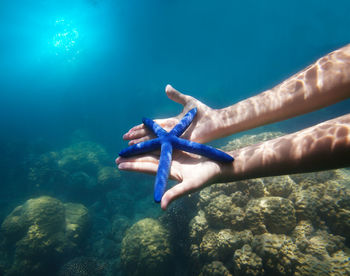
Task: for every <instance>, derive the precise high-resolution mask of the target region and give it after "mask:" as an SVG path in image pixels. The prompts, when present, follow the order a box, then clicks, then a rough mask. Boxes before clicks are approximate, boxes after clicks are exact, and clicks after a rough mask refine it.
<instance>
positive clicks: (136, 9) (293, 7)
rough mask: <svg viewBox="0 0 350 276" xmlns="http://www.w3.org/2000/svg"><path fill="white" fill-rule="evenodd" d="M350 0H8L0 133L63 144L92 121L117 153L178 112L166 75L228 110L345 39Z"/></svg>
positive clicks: (0, 49)
mask: <svg viewBox="0 0 350 276" xmlns="http://www.w3.org/2000/svg"><path fill="white" fill-rule="evenodd" d="M349 5H350V4H349V3H348V2H347V1H335V2H332V4H329V2H328V1H307V2H305V1H288V2H283V3H281V2H280V1H269V2H268V4H267V3H265V2H264V3H262V2H260V1H243V2H236V1H220V3H214V2H213V1H147V2H145V3H140V1H133V0H131V1H103V0H91V1H88V0H85V1H83V0H81V1H43V0H42V1H40V0H39V1H35V2H31V1H19V0H18V1H16V0H14V1H4V0H2V1H1V2H0V30H1V36H0V71H1V75H0V91H1V94H0V102H1V107H2V108H1V109H0V120H1V121H0V122H1V128H0V129H1V137H3V138H6V137H11V138H12V137H15V138H19V137H20V138H23V139H26V140H27V139H36V138H37V137H41V138H43V139H48V140H49V141H52V142H54V143H57V142H59V141H62V140H65V138H66V137H67V135H69V134H70V133H71V132H72V131H74V130H75V129H80V128H86V129H88V130H89V131H91V132H92V133H93V134H94V135H95V136H97V137H98V139H100V140H101V141H102V142H103V143H106V144H108V146H110V147H111V148H113V149H115V150H116V151H117V149H119V148H120V147H121V146H122V145H123V144H122V141H121V139H120V137H121V134H122V133H123V132H124V131H126V130H127V129H129V128H130V127H131V126H133V125H134V124H136V123H139V122H140V119H141V118H142V117H143V116H149V117H152V118H155V117H168V116H173V115H175V114H177V113H178V112H179V111H180V110H181V108H180V106H178V105H177V104H174V103H171V102H170V101H169V100H168V99H167V98H166V96H165V94H164V87H165V85H166V84H167V83H171V84H172V85H173V86H174V87H175V88H178V89H179V90H180V91H183V92H186V93H189V94H191V95H193V96H195V97H197V98H199V99H200V100H202V101H204V102H205V103H207V104H208V105H210V106H212V107H224V106H227V105H230V104H233V103H235V102H237V101H238V100H242V99H244V98H246V97H249V96H251V95H254V94H257V93H259V92H261V91H263V90H264V89H268V88H271V87H273V86H274V85H276V84H278V83H279V82H280V81H282V80H283V79H285V78H286V77H288V76H290V75H292V74H294V73H295V72H297V71H298V70H301V69H302V68H304V67H305V66H307V65H308V64H310V63H312V62H313V61H315V59H317V58H319V57H320V56H322V55H324V54H326V53H328V52H330V51H331V50H334V49H336V48H338V47H340V46H343V45H345V44H347V43H348V42H349V36H350V34H349V30H348V26H349V23H350V18H349V17H348V13H347V11H348V7H349ZM60 20H62V21H64V23H63V24H62V25H65V26H63V27H62V26H60V24H57V21H60ZM64 29H66V32H68V33H70V34H69V35H68V38H67V39H66V40H63V41H62V43H61V45H59V46H58V47H55V45H54V44H55V36H57V34H59V33H60V32H61V34H62V33H64V32H65V31H64ZM73 30H74V31H76V32H77V33H78V35H77V37H74V35H73V37H72V32H73ZM69 39H71V40H75V44H74V45H73V46H71V47H70V46H69V45H70V43H71V41H69ZM56 42H57V41H56ZM65 47H67V50H65ZM341 109H347V105H346V104H343V105H341V108H336V109H334V110H335V111H333V110H332V111H330V113H332V116H333V115H337V114H333V113H334V112H336V113H338V111H339V112H340V113H341V112H342V111H341ZM322 114H323V113H322ZM327 115H328V114H327ZM327 115H324V116H325V117H327ZM315 117H316V118H317V119H319V116H315ZM313 120H314V119H313V117H312V116H311V117H310V121H313ZM303 122H304V120H303Z"/></svg>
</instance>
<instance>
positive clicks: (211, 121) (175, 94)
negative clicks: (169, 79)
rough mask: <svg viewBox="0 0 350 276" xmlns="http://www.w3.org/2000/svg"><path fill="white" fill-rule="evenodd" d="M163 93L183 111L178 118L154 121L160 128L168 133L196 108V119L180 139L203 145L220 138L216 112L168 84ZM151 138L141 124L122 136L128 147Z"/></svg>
mask: <svg viewBox="0 0 350 276" xmlns="http://www.w3.org/2000/svg"><path fill="white" fill-rule="evenodd" d="M165 92H166V94H167V96H168V97H169V99H171V100H173V101H175V102H177V103H179V104H181V105H183V110H182V112H181V113H180V114H179V115H178V116H175V117H172V118H168V119H160V120H155V122H157V123H158V124H159V125H160V126H161V127H163V128H164V129H165V130H166V131H170V130H171V129H172V128H173V127H174V126H175V125H176V124H177V123H178V122H179V121H180V119H181V118H182V117H183V116H184V115H185V114H186V113H187V112H188V111H189V110H190V109H192V108H194V107H197V116H196V118H195V119H194V120H193V122H192V124H191V125H190V127H189V128H188V129H187V130H186V131H185V132H184V134H183V135H182V136H181V137H182V138H184V139H188V140H191V141H195V142H198V143H205V142H209V141H211V140H213V139H216V138H218V137H219V136H220V134H218V130H219V125H220V122H219V120H218V116H217V110H215V109H212V108H210V107H208V106H207V105H205V104H203V103H202V102H200V101H198V100H197V99H195V98H193V97H191V96H188V95H185V94H182V93H180V92H179V91H177V90H176V89H174V88H173V87H172V86H171V85H169V84H168V85H167V86H166V88H165ZM151 138H153V137H152V134H151V132H150V131H149V130H148V129H147V128H146V127H145V126H144V125H143V124H140V125H137V126H134V127H133V128H131V129H130V130H129V131H128V132H127V133H125V134H124V135H123V139H125V140H130V141H129V145H134V144H137V143H139V142H143V141H146V140H149V139H151Z"/></svg>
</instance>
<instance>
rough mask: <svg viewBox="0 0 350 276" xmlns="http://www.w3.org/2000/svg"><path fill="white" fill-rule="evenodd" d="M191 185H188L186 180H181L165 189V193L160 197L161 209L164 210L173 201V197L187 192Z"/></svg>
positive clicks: (175, 197) (176, 197)
mask: <svg viewBox="0 0 350 276" xmlns="http://www.w3.org/2000/svg"><path fill="white" fill-rule="evenodd" d="M191 190H192V189H191V185H189V184H188V183H186V182H181V183H179V184H177V185H175V186H174V187H172V188H171V189H169V190H167V191H166V192H165V194H164V195H163V197H162V201H161V203H160V207H161V208H162V209H163V210H166V208H167V207H168V206H169V204H170V203H171V202H173V201H174V200H175V199H178V198H180V197H182V196H184V195H186V194H188V193H189V192H190V191H191Z"/></svg>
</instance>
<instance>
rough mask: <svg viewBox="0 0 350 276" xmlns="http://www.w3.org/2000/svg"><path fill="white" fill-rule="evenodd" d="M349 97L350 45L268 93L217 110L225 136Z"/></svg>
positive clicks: (222, 134)
mask: <svg viewBox="0 0 350 276" xmlns="http://www.w3.org/2000/svg"><path fill="white" fill-rule="evenodd" d="M348 97H350V44H349V45H347V46H345V47H343V48H341V49H339V50H337V51H334V52H332V53H330V54H328V55H326V56H324V57H322V58H321V59H319V60H318V61H316V62H315V63H314V64H312V65H310V66H309V67H307V68H306V69H304V70H303V71H301V72H299V73H297V74H295V75H294V76H292V77H291V78H289V79H287V80H285V81H284V82H282V83H281V84H279V85H277V86H276V87H274V88H273V89H271V90H268V91H265V92H263V93H261V94H259V95H257V96H254V97H251V98H249V99H247V100H244V101H241V102H239V103H237V104H235V105H232V106H230V107H227V108H224V109H221V110H218V111H217V112H218V116H219V117H218V118H220V120H219V121H220V122H221V123H220V134H221V136H227V135H230V134H233V133H237V132H240V131H243V130H247V129H251V128H255V127H258V126H261V125H265V124H268V123H273V122H277V121H281V120H284V119H287V118H291V117H294V116H297V115H301V114H304V113H307V112H310V111H313V110H316V109H320V108H323V107H326V106H328V105H331V104H333V103H336V102H338V101H341V100H343V99H346V98H348Z"/></svg>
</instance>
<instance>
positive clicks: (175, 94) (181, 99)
mask: <svg viewBox="0 0 350 276" xmlns="http://www.w3.org/2000/svg"><path fill="white" fill-rule="evenodd" d="M165 92H166V94H167V96H168V98H169V99H170V100H172V101H174V102H177V103H179V104H182V105H185V104H186V103H187V102H188V101H189V99H190V97H189V96H187V95H184V94H182V93H180V92H179V91H177V90H176V89H175V88H173V87H172V86H171V85H170V84H168V85H167V86H166V87H165Z"/></svg>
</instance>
